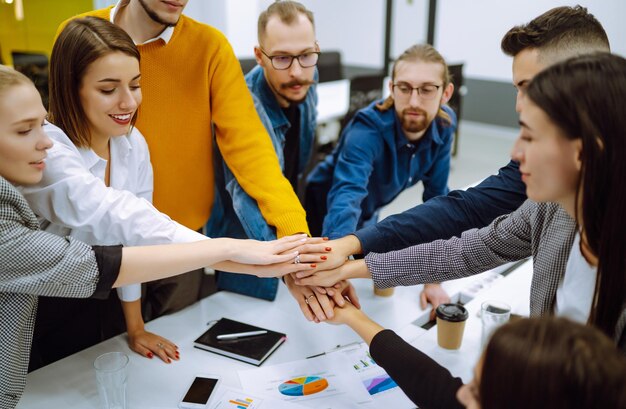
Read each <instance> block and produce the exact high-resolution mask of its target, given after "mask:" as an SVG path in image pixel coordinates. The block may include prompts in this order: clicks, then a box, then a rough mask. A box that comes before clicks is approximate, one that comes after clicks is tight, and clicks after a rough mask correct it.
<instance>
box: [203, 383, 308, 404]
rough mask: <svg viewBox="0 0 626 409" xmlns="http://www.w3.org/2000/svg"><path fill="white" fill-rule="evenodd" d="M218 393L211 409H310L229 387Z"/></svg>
mask: <svg viewBox="0 0 626 409" xmlns="http://www.w3.org/2000/svg"><path fill="white" fill-rule="evenodd" d="M217 393H218V395H217V396H218V398H217V399H215V400H212V403H211V406H210V409H308V407H307V406H302V405H298V404H297V403H291V402H284V401H281V400H278V399H272V398H267V397H260V396H258V395H256V394H250V393H246V392H244V391H243V390H241V389H236V388H231V387H228V386H226V387H220V388H219V390H218V391H217Z"/></svg>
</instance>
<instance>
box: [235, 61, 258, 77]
mask: <svg viewBox="0 0 626 409" xmlns="http://www.w3.org/2000/svg"><path fill="white" fill-rule="evenodd" d="M239 64H241V71H243V75H246V74H247V73H249V72H250V71H252V69H253V68H254V67H256V59H255V58H240V59H239Z"/></svg>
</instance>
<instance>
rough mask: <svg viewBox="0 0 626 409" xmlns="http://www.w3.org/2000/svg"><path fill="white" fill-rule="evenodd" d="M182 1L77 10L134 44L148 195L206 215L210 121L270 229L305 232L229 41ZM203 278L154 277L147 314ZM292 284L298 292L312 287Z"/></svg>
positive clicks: (210, 188)
mask: <svg viewBox="0 0 626 409" xmlns="http://www.w3.org/2000/svg"><path fill="white" fill-rule="evenodd" d="M187 1H188V0H122V1H120V2H118V3H117V4H116V5H115V6H113V7H108V8H105V9H101V10H95V11H91V12H88V13H85V14H83V15H82V16H85V15H92V16H96V17H100V18H103V19H107V20H110V21H111V22H113V23H115V24H117V25H118V26H120V27H121V28H123V29H124V30H125V31H126V32H127V33H128V34H129V35H130V37H131V38H132V39H133V41H134V42H135V44H137V48H138V49H139V53H140V55H141V74H142V78H141V88H142V93H143V103H142V105H141V107H140V109H139V116H138V120H137V123H136V126H137V128H138V129H139V130H140V131H141V133H142V134H143V135H144V136H145V138H146V141H147V142H148V146H149V148H150V156H151V161H152V165H153V168H154V199H153V201H154V205H155V206H156V207H157V208H158V209H159V210H160V211H162V212H163V213H165V214H167V215H169V216H170V217H172V219H174V220H176V221H177V222H179V223H181V224H183V225H185V226H187V227H189V228H191V229H194V230H199V229H201V228H202V227H203V226H204V225H205V223H206V222H207V220H208V219H209V217H210V215H211V209H212V207H213V203H214V163H213V153H214V147H213V137H212V129H214V134H215V140H216V142H217V146H218V147H219V150H220V152H221V154H222V155H223V157H224V159H225V161H226V163H227V164H228V166H229V168H230V169H231V170H232V172H233V174H234V175H235V176H236V178H237V181H238V182H239V183H240V184H241V187H242V188H243V189H244V190H245V191H246V193H248V194H249V195H250V196H251V197H252V198H254V200H255V201H256V203H259V208H260V212H261V213H262V214H263V217H264V219H265V220H266V221H267V223H268V224H269V225H270V226H271V227H272V229H274V230H275V232H276V235H277V236H279V237H282V236H285V235H289V234H293V233H296V232H307V233H308V227H307V225H306V218H305V213H304V209H303V208H302V205H301V204H300V202H299V200H298V198H297V196H296V194H295V193H294V191H293V189H292V187H291V185H290V184H289V181H288V180H287V179H286V178H285V177H284V176H283V174H282V172H281V168H280V165H279V162H278V160H277V157H276V154H275V153H274V150H273V147H272V142H271V140H270V138H268V136H267V132H266V130H265V129H264V128H263V124H262V123H261V121H260V120H259V116H258V115H257V113H256V111H255V109H254V103H253V101H252V98H251V97H250V93H249V92H248V90H247V88H246V83H245V81H244V77H243V74H242V72H241V66H240V64H239V61H238V60H237V58H236V57H235V55H234V53H233V50H232V47H231V46H230V44H229V43H228V40H227V39H226V38H225V37H224V35H223V34H222V33H220V32H219V31H218V30H216V29H215V28H213V27H210V26H208V25H206V24H201V23H199V22H197V21H195V20H193V19H191V18H189V17H187V16H184V15H182V12H183V9H184V7H185V6H186V5H187ZM287 280H289V278H287ZM207 288H209V287H207V279H206V277H205V275H204V273H203V272H202V271H195V272H192V273H189V274H185V275H183V276H180V277H177V278H174V279H168V280H164V281H161V282H155V283H150V284H149V285H148V288H147V295H146V298H145V299H144V316H145V317H146V318H155V317H157V316H159V315H162V314H164V313H169V312H173V311H176V310H179V309H181V308H183V307H185V306H187V305H190V304H192V303H194V302H195V301H196V300H198V299H199V298H201V297H202V296H203V295H206V292H207ZM296 290H297V291H301V292H302V296H303V297H304V298H306V295H307V294H310V293H311V290H309V289H300V288H297V289H296ZM320 302H322V301H320ZM326 302H327V303H328V300H327V299H326ZM328 305H330V304H328ZM331 311H332V309H331Z"/></svg>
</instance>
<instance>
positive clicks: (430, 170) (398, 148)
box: [306, 101, 456, 239]
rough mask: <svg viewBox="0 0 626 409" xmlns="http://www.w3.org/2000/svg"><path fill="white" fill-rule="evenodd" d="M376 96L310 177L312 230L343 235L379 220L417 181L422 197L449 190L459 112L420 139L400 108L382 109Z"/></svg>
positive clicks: (425, 198) (427, 197)
mask: <svg viewBox="0 0 626 409" xmlns="http://www.w3.org/2000/svg"><path fill="white" fill-rule="evenodd" d="M379 102H381V101H375V102H373V103H372V104H370V105H369V106H368V107H366V108H363V109H362V110H360V111H359V112H358V113H357V115H356V116H355V117H354V119H353V120H352V121H351V122H350V123H349V124H348V125H347V126H346V129H345V130H344V131H343V133H342V135H341V139H340V141H339V144H338V146H337V147H336V148H335V151H334V152H333V153H332V154H331V155H328V156H327V157H326V158H325V159H324V161H322V162H320V163H319V164H318V165H317V166H316V168H315V169H314V170H313V171H312V172H311V174H310V175H309V177H308V180H307V182H308V185H307V198H306V202H307V208H306V211H307V218H308V220H309V228H311V233H312V234H313V235H316V234H318V233H319V232H318V229H319V226H317V225H316V223H321V222H322V221H323V225H322V231H321V234H322V235H323V236H328V237H330V238H331V239H335V238H339V237H343V236H345V235H347V234H350V233H352V232H354V231H355V230H357V229H359V228H361V227H363V226H367V225H370V224H372V223H376V221H377V219H378V212H379V210H380V208H381V207H382V206H384V205H386V204H388V203H390V202H391V201H392V200H393V199H395V198H396V197H397V196H398V195H399V194H400V193H401V192H402V191H403V190H405V189H406V188H408V187H410V186H413V185H414V184H416V183H417V182H418V181H420V180H421V181H422V182H423V183H424V195H423V200H424V201H427V200H428V199H430V198H432V197H435V196H439V195H445V194H447V193H448V175H449V172H450V151H451V147H452V140H453V137H454V130H455V129H456V115H455V114H454V112H453V111H452V110H451V109H450V108H449V107H447V106H445V105H444V106H443V110H444V111H445V112H446V113H447V114H448V115H449V116H450V118H451V119H452V123H451V124H447V123H446V122H444V121H443V120H441V119H440V118H435V120H433V122H432V123H431V125H430V126H429V128H428V130H427V131H426V133H425V134H424V136H423V137H422V138H421V139H420V140H419V142H411V141H409V140H408V139H407V138H406V136H405V134H404V131H403V130H402V125H401V123H400V120H399V119H398V115H397V114H396V112H395V109H393V108H391V109H389V110H387V111H384V112H381V111H379V110H378V109H377V108H376V107H375V104H377V103H379Z"/></svg>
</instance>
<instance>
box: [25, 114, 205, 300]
mask: <svg viewBox="0 0 626 409" xmlns="http://www.w3.org/2000/svg"><path fill="white" fill-rule="evenodd" d="M44 129H45V131H46V133H47V134H48V136H49V137H50V138H51V139H52V140H53V141H54V145H53V146H52V148H50V149H49V150H48V158H47V159H46V169H45V171H44V173H43V179H42V180H41V182H40V183H38V184H36V185H32V186H26V187H22V188H21V191H22V193H23V194H24V196H25V197H26V200H27V201H28V203H29V204H30V207H31V208H32V209H33V211H34V212H35V214H37V215H38V216H39V217H40V218H41V219H43V221H42V229H44V230H46V231H47V232H50V233H55V234H57V235H60V236H68V235H69V236H72V237H75V238H77V239H79V240H81V241H83V242H85V243H87V244H91V245H115V244H123V245H125V246H137V245H151V244H166V243H185V242H192V241H198V240H203V239H207V237H206V236H203V235H202V234H199V233H197V232H195V231H193V230H191V229H188V228H186V227H184V226H182V225H180V224H178V223H176V222H175V221H173V220H172V219H170V218H169V217H168V216H167V215H165V214H163V213H161V212H159V211H158V210H157V209H156V208H155V207H154V206H153V205H152V203H151V200H152V189H153V185H152V165H151V164H150V154H149V152H148V145H147V144H146V141H145V140H144V138H143V136H142V135H141V133H140V132H139V131H138V130H137V129H136V128H133V130H132V132H131V133H130V135H128V136H117V137H113V138H111V140H110V149H111V155H110V158H111V166H110V186H109V187H107V186H106V185H105V183H104V175H105V169H106V165H107V161H106V160H104V159H102V158H100V157H99V156H98V155H97V154H96V153H95V152H94V151H93V150H91V149H90V148H77V147H76V146H75V145H74V144H73V143H72V141H71V140H70V139H69V138H68V137H67V135H65V133H64V132H63V131H62V130H61V129H60V128H58V127H56V126H54V125H52V124H48V125H47V126H46V127H45V128H44ZM118 295H119V296H120V299H122V301H134V300H137V299H139V298H140V297H141V287H140V286H139V285H133V286H128V287H124V288H122V289H120V291H118Z"/></svg>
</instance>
